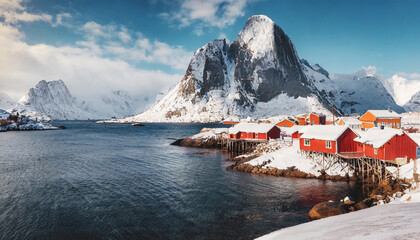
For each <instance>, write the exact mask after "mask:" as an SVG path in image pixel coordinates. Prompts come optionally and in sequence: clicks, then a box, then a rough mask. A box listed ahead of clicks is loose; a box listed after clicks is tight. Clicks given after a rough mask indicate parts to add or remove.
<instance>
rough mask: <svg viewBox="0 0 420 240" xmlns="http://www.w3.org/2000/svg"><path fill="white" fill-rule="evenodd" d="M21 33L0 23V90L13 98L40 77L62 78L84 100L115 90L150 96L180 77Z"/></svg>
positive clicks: (47, 78)
mask: <svg viewBox="0 0 420 240" xmlns="http://www.w3.org/2000/svg"><path fill="white" fill-rule="evenodd" d="M21 36H22V34H20V33H19V31H17V29H15V28H14V27H12V26H9V25H6V24H3V23H0V42H2V44H0V89H1V90H2V91H5V92H7V93H8V95H10V96H12V97H14V98H15V99H16V98H17V97H19V96H22V95H23V94H24V92H25V91H26V90H27V89H29V88H30V87H33V86H34V85H35V84H36V83H37V82H38V81H39V80H42V79H46V80H55V79H63V80H64V81H65V82H66V84H67V85H68V87H69V89H70V90H71V91H72V92H73V93H75V94H76V95H81V96H82V97H83V98H84V99H87V98H90V97H93V96H97V94H99V93H103V92H107V91H110V90H115V89H119V90H125V91H127V92H129V93H130V94H133V95H136V96H148V97H153V93H156V92H158V91H161V90H162V89H166V88H167V87H168V86H171V85H173V84H175V83H177V82H178V81H179V80H180V79H181V78H182V76H181V75H178V74H166V73H164V72H161V71H153V70H142V69H138V68H135V67H133V66H131V65H130V64H129V63H127V62H125V61H122V60H113V59H109V58H104V57H101V56H98V54H96V53H95V51H92V50H91V48H85V47H83V46H82V44H80V46H63V47H54V46H50V45H46V44H36V45H28V44H26V43H25V42H24V41H23V40H22V39H21Z"/></svg>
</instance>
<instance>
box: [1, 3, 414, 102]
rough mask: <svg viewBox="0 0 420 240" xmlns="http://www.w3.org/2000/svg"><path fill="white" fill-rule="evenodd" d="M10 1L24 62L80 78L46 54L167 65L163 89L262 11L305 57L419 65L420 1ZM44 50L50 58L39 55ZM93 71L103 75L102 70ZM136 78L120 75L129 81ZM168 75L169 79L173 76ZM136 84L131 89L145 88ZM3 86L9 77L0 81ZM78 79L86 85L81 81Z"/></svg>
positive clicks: (8, 13)
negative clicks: (202, 51)
mask: <svg viewBox="0 0 420 240" xmlns="http://www.w3.org/2000/svg"><path fill="white" fill-rule="evenodd" d="M1 1H3V3H1ZM1 1H0V23H1V24H2V26H1V27H3V28H4V29H5V30H4V31H2V32H0V34H6V33H9V32H13V31H15V32H16V31H17V32H18V33H17V35H16V39H14V41H19V42H20V43H22V44H23V45H22V46H23V47H24V48H26V49H23V50H22V55H25V54H27V53H32V54H33V55H32V56H31V57H26V58H25V60H22V59H19V58H16V59H15V61H16V62H19V61H26V60H27V59H28V58H32V57H33V58H36V59H35V60H34V61H35V62H36V63H37V64H39V65H40V67H43V68H46V69H45V70H44V71H41V70H39V69H38V68H37V69H36V74H35V76H37V77H38V76H39V77H42V76H43V75H42V73H44V72H45V77H44V78H66V77H68V78H69V80H68V81H72V78H75V76H74V75H72V74H70V73H69V74H67V75H65V74H63V76H61V75H60V73H59V72H58V71H57V72H54V71H52V70H50V69H48V64H47V63H46V62H45V60H44V59H48V56H49V55H48V54H54V53H53V52H54V51H57V53H55V55H54V56H59V55H64V56H69V55H70V56H72V57H73V56H75V57H77V59H83V60H80V61H84V60H86V62H88V60H89V61H91V60H94V59H99V60H100V61H104V64H105V63H107V64H108V63H109V64H110V66H109V67H108V68H107V69H108V70H109V71H111V70H112V66H111V65H112V63H117V64H120V65H125V64H126V65H127V66H126V67H128V68H130V69H131V70H132V71H133V73H135V74H139V75H138V76H139V77H140V78H142V77H143V75H141V74H145V73H149V74H152V73H156V72H158V73H159V74H161V75H162V76H160V77H161V78H162V79H160V78H159V79H160V80H159V81H158V80H156V81H153V83H154V84H157V83H156V82H159V84H158V85H159V86H156V88H157V89H162V88H164V86H165V85H168V84H174V83H176V82H177V81H179V80H180V78H181V77H182V75H183V74H184V72H185V70H186V67H187V64H188V61H189V59H190V58H191V56H192V54H193V52H194V51H195V50H196V49H197V48H199V47H201V46H202V45H204V44H206V43H207V42H209V41H211V40H213V39H216V38H220V37H226V38H227V39H229V40H231V41H233V40H235V39H236V37H237V34H238V32H239V31H240V30H241V29H242V28H243V26H244V25H245V22H246V20H247V18H248V17H249V16H251V15H254V14H264V15H267V16H268V17H270V18H271V19H272V20H273V21H274V22H275V23H277V24H278V25H279V26H280V27H281V28H282V29H283V30H284V31H285V32H286V34H288V35H289V37H290V38H291V39H292V41H293V43H294V44H295V46H296V49H297V51H298V54H299V56H300V57H301V58H305V59H307V60H308V61H309V62H310V63H312V64H314V63H319V64H320V65H321V66H323V67H324V68H325V69H327V70H328V71H329V72H331V73H353V72H356V71H359V70H360V69H361V68H362V67H364V66H369V65H372V66H376V68H377V72H378V73H379V74H382V75H384V76H385V77H391V76H392V75H393V74H396V73H405V74H407V75H410V74H414V75H416V73H419V72H420V44H418V43H419V42H420V27H419V23H420V14H418V11H419V9H420V0H412V1H397V0H392V1H391V0H380V1H374V0H372V1H366V0H363V1H358V0H351V1H347V0H340V1H333V0H329V1H327V0H317V1H315V0H277V1H276V0H238V1H232V0H198V1H194V0H178V1H169V0H149V1H146V0H145V1H135V0H126V1H122V0H109V1H105V0H103V1H93V0H90V1H84V0H71V1H47V0H32V1H30V0H1ZM25 14H26V15H25ZM15 34H16V33H15ZM9 35H10V34H9ZM3 38H5V36H3ZM9 40H10V39H9ZM10 42H12V41H10ZM13 44H15V43H13ZM35 46H37V47H36V48H35ZM40 46H45V49H44V48H41V47H40ZM67 48H71V51H70V50H68V49H67ZM46 49H47V50H46ZM8 51H9V50H8ZM36 51H41V52H36ZM66 51H70V53H69V52H66ZM34 52H36V54H35V53H34ZM81 52H83V53H81ZM8 53H9V54H11V53H10V51H9V52H8ZM2 54H3V57H4V56H6V55H5V54H6V53H2ZM44 55H45V57H44V59H41V57H39V56H44ZM76 55H77V56H76ZM82 55H83V56H82ZM12 57H13V58H15V57H16V53H15V54H14V55H13V56H12ZM81 57H83V58H81ZM4 58H5V57H4ZM0 60H1V59H0ZM3 60H5V59H3ZM56 62H59V63H60V64H61V65H60V66H57V67H52V68H55V69H60V67H62V68H64V67H68V64H69V63H66V61H65V60H63V59H57V61H56ZM22 64H27V63H25V62H23V63H22ZM49 64H51V63H49ZM9 69H10V68H9ZM91 69H94V67H93V66H92V67H91ZM0 70H1V69H0ZM20 70H21V71H22V69H20ZM31 70H32V68H31V67H28V69H25V71H31ZM102 70H103V69H100V68H98V70H97V71H102ZM9 71H11V70H9ZM14 71H15V72H11V73H9V74H8V75H4V74H3V75H4V76H2V75H0V80H1V81H2V82H3V83H5V82H6V81H8V80H7V79H10V77H11V76H12V77H13V78H16V77H15V75H19V74H16V71H19V69H14ZM117 71H122V68H121V67H119V68H118V69H117ZM88 74H89V75H90V77H91V78H95V71H94V70H92V71H91V72H89V73H88ZM108 75H109V74H107V76H108ZM125 75H126V74H125ZM24 76H26V75H24ZM146 76H148V75H146ZM97 77H98V78H101V77H102V75H100V74H99V75H98V76H97ZM34 78H35V77H34ZM123 78H127V79H129V78H130V76H124V77H123ZM127 79H122V80H121V81H123V82H125V81H128V82H130V80H127ZM164 79H170V80H168V81H167V82H168V84H166V83H165V80H164ZM35 80H38V79H34V80H31V81H32V82H33V81H35ZM47 80H52V79H47ZM15 81H17V80H16V79H15ZM31 81H29V80H28V81H23V80H22V86H24V87H27V86H30V85H31V84H32V85H33V83H32V82H31ZM74 81H75V82H77V81H76V80H74ZM107 81H110V82H111V81H112V79H109V80H107ZM136 81H137V82H138V81H139V80H138V79H137V80H136ZM144 81H145V82H146V80H144ZM29 82H31V83H29ZM149 83H150V82H149ZM70 85H71V84H70ZM111 85H112V84H111ZM114 85H115V84H114ZM129 85H130V88H129V89H132V87H139V88H140V87H144V86H143V85H141V84H138V83H136V84H134V83H131V82H130V84H129ZM115 86H116V85H115ZM2 87H3V88H4V87H5V84H3V85H1V83H0V88H2ZM73 87H74V88H75V89H76V90H80V89H81V88H82V87H81V86H80V84H74V86H73ZM0 90H1V89H0ZM9 91H10V92H11V94H12V95H13V93H16V94H17V93H18V92H19V90H18V88H17V87H16V88H15V89H10V90H9ZM80 91H81V90H80Z"/></svg>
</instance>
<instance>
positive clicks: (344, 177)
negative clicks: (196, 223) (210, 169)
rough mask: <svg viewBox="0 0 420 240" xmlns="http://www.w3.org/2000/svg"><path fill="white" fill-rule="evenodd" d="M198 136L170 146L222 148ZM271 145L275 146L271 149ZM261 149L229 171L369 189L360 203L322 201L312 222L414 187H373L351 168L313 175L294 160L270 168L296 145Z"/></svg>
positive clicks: (403, 183) (400, 184)
mask: <svg viewBox="0 0 420 240" xmlns="http://www.w3.org/2000/svg"><path fill="white" fill-rule="evenodd" d="M197 136H201V135H200V134H197V135H194V136H192V137H188V138H182V139H178V140H176V141H175V142H173V143H171V145H175V146H182V147H198V148H209V149H220V147H219V145H217V141H216V138H214V137H208V136H207V137H206V138H200V137H197ZM270 144H271V145H274V146H270ZM258 146H262V147H256V148H255V149H252V150H251V151H249V152H248V153H247V154H245V155H239V156H236V157H232V158H229V159H227V160H226V161H231V162H234V163H233V164H231V165H229V166H227V167H226V169H227V170H235V171H241V172H245V173H251V174H259V175H271V176H274V177H287V178H301V179H318V180H321V181H326V180H330V181H333V182H356V183H358V184H362V185H363V187H365V186H366V188H368V191H367V192H366V194H364V195H363V196H362V198H361V199H360V200H358V201H357V202H356V201H353V200H352V199H348V198H347V197H346V199H343V200H342V201H341V202H321V203H318V204H316V205H315V206H314V207H313V208H312V209H311V210H310V212H309V213H308V217H309V219H310V220H311V221H312V220H316V219H322V218H327V217H330V216H335V215H342V214H345V213H350V212H354V211H358V210H362V209H367V208H371V207H374V206H376V205H378V204H381V203H389V202H390V201H391V199H392V197H393V196H395V194H397V193H398V194H402V193H404V191H405V190H406V189H407V188H410V187H411V185H410V183H409V182H407V181H404V180H398V181H397V180H395V181H387V182H384V183H382V184H378V185H373V184H370V183H369V179H366V178H365V179H362V178H360V176H357V174H355V173H353V172H352V171H350V169H347V172H346V170H344V171H343V169H341V170H342V171H338V172H334V171H329V173H330V174H329V173H327V171H326V170H324V169H320V170H317V172H314V169H312V172H308V171H303V170H301V169H299V167H297V166H298V165H296V166H295V165H294V164H293V163H294V162H295V161H292V164H289V165H287V164H286V165H285V167H283V168H279V167H275V166H270V165H273V164H274V165H275V163H273V161H276V160H274V158H272V159H270V156H271V155H270V154H272V153H275V152H276V151H279V150H280V151H281V149H282V148H283V149H286V150H287V149H288V148H290V149H289V150H293V147H294V146H293V142H292V143H291V144H290V145H289V146H285V145H284V144H283V145H282V144H281V143H279V144H277V145H276V143H275V142H274V143H269V142H268V143H265V144H260V145H258ZM294 154H295V157H297V158H299V155H298V154H297V153H296V152H294ZM271 157H272V156H271ZM285 157H286V158H293V155H291V156H290V155H287V154H286V156H285ZM289 161H290V159H289ZM305 161H306V163H305V164H314V163H313V162H311V161H310V160H309V159H305ZM296 162H297V159H296ZM315 170H316V169H315ZM331 173H336V174H331Z"/></svg>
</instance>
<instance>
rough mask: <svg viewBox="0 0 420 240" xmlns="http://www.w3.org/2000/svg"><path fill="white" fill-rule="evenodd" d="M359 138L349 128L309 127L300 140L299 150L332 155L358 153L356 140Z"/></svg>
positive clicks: (331, 126) (332, 126) (330, 126)
mask: <svg viewBox="0 0 420 240" xmlns="http://www.w3.org/2000/svg"><path fill="white" fill-rule="evenodd" d="M358 136H359V135H358V134H357V133H355V132H354V131H353V130H351V129H350V128H349V127H348V126H334V125H314V126H307V127H306V128H305V130H304V132H303V134H302V135H301V136H300V138H299V145H300V147H299V148H300V150H304V151H312V152H322V153H331V154H336V153H349V152H356V151H357V143H356V142H355V141H354V139H355V138H356V137H358Z"/></svg>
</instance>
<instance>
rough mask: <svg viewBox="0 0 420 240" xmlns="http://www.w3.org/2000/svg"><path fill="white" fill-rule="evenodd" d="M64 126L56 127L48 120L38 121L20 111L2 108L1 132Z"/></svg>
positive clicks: (54, 128) (0, 113)
mask: <svg viewBox="0 0 420 240" xmlns="http://www.w3.org/2000/svg"><path fill="white" fill-rule="evenodd" d="M62 128H64V127H54V126H52V125H51V124H50V123H49V122H47V121H38V119H32V118H29V117H27V116H26V115H20V114H19V113H18V112H12V113H9V112H7V111H5V110H3V109H0V132H6V131H29V130H56V129H62Z"/></svg>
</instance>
